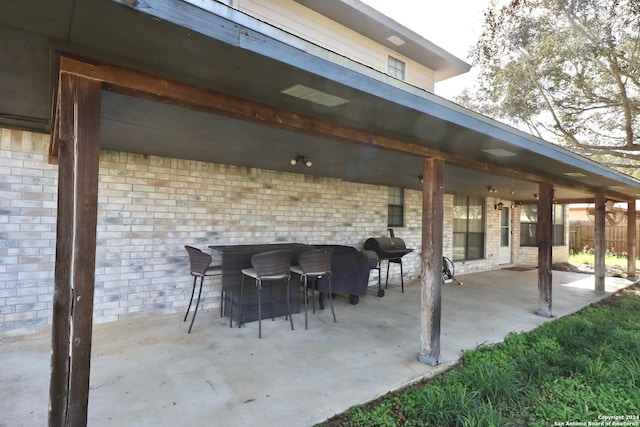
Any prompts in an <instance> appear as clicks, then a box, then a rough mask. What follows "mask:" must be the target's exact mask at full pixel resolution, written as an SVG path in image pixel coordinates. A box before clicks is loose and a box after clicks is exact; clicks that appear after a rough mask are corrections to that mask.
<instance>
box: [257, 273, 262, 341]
mask: <svg viewBox="0 0 640 427" xmlns="http://www.w3.org/2000/svg"><path fill="white" fill-rule="evenodd" d="M256 285H257V286H258V338H262V283H261V281H260V279H257V280H256Z"/></svg>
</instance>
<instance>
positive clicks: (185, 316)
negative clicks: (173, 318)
mask: <svg viewBox="0 0 640 427" xmlns="http://www.w3.org/2000/svg"><path fill="white" fill-rule="evenodd" d="M196 280H198V277H197V276H193V289H191V299H190V300H189V306H188V307H187V312H186V313H185V314H184V320H183V322H186V321H187V317H188V316H189V310H191V303H192V302H193V295H194V294H195V292H196Z"/></svg>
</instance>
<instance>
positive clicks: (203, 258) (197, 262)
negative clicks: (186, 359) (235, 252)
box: [183, 246, 222, 333]
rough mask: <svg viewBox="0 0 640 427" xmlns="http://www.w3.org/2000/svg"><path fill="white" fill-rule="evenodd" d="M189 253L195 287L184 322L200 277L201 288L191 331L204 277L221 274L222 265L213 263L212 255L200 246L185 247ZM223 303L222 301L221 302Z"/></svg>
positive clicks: (194, 312)
mask: <svg viewBox="0 0 640 427" xmlns="http://www.w3.org/2000/svg"><path fill="white" fill-rule="evenodd" d="M184 248H185V249H186V250H187V253H188V254H189V263H190V264H191V275H192V276H193V289H191V299H190V300H189V306H188V307H187V312H186V313H185V315H184V320H183V322H186V321H187V317H188V316H189V310H191V304H192V303H193V296H194V295H195V292H196V282H197V281H198V278H200V290H199V291H198V300H197V301H196V308H195V310H194V311H193V318H192V319H191V325H189V333H191V328H193V322H194V321H195V320H196V314H198V306H199V305H200V297H201V296H202V282H204V278H205V277H208V276H220V275H222V266H219V265H211V259H212V258H211V255H209V254H207V253H204V252H202V251H201V250H200V249H198V248H194V247H193V246H185V247H184ZM221 304H222V302H221Z"/></svg>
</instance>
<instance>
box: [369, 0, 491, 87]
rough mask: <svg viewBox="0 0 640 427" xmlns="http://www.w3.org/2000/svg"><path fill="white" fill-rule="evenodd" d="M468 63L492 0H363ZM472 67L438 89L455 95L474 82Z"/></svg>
mask: <svg viewBox="0 0 640 427" xmlns="http://www.w3.org/2000/svg"><path fill="white" fill-rule="evenodd" d="M362 1H363V2H364V3H366V4H368V5H369V6H371V7H373V8H374V9H377V10H378V11H380V12H382V13H383V14H385V15H387V16H388V17H390V18H391V19H393V20H395V21H396V22H398V23H400V24H402V25H404V26H405V27H407V28H409V29H411V30H413V31H415V32H416V33H418V34H420V35H421V36H422V37H424V38H426V39H427V40H429V41H430V42H432V43H434V44H436V45H438V46H440V47H441V48H443V49H444V50H446V51H448V52H449V53H452V54H453V55H455V56H457V57H458V58H460V59H462V60H463V61H465V62H467V63H469V64H470V63H471V61H470V60H469V55H468V53H469V50H470V48H471V46H473V45H474V44H475V42H476V40H477V39H478V37H479V36H480V33H481V31H482V23H483V13H484V10H485V9H486V8H487V7H488V6H489V2H490V0H393V1H391V0H362ZM472 80H473V71H471V72H469V73H466V75H463V76H460V77H454V78H451V79H448V80H445V81H443V82H441V83H437V84H436V87H435V93H436V94H437V95H440V96H442V97H444V98H447V99H452V98H453V97H454V96H455V95H457V94H458V93H460V92H461V91H462V89H463V88H464V87H466V86H469V85H470V84H471V81H472Z"/></svg>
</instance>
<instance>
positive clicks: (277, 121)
mask: <svg viewBox="0 0 640 427" xmlns="http://www.w3.org/2000/svg"><path fill="white" fill-rule="evenodd" d="M60 69H61V71H63V72H66V73H70V74H76V75H79V76H83V77H86V78H88V79H94V80H98V81H100V82H102V83H103V87H104V88H105V89H107V90H110V91H113V92H117V93H121V94H125V95H129V96H135V97H139V98H144V99H150V100H154V101H158V102H163V103H166V104H170V105H175V106H178V107H183V108H188V109H192V110H196V111H202V112H205V113H210V114H217V115H221V116H225V117H231V118H234V119H239V120H245V121H249V122H253V123H258V124H262V125H265V126H271V127H275V128H279V129H285V130H289V131H293V132H299V133H303V134H307V135H314V136H320V137H325V138H331V139H335V140H339V141H343V142H348V143H351V144H357V145H362V146H366V147H375V148H380V149H383V150H387V151H395V152H399V153H403V154H407V155H412V156H416V157H421V158H430V157H434V158H439V159H446V161H447V163H451V164H456V165H460V166H463V167H466V168H468V169H473V170H476V171H481V172H488V173H492V174H495V175H502V176H507V177H510V178H514V179H521V180H526V181H531V182H537V183H544V182H547V183H552V182H553V183H555V185H557V186H562V187H566V188H572V189H575V190H578V191H583V192H587V193H591V194H593V193H595V192H596V191H600V189H598V188H594V187H592V186H587V185H584V184H581V183H577V182H574V181H569V180H566V179H562V177H557V176H555V177H550V176H544V175H540V174H536V173H531V172H524V171H520V170H516V169H513V168H510V167H506V166H502V165H499V164H495V163H488V162H485V161H479V160H474V159H472V158H469V157H467V156H463V155H459V154H455V153H451V152H448V151H443V150H438V149H435V148H431V147H429V146H428V145H426V144H425V141H408V140H402V139H397V138H392V137H388V136H384V135H379V134H376V133H372V132H368V131H365V130H361V129H356V128H352V127H347V126H343V125H340V124H337V123H335V122H331V121H327V120H321V119H318V118H315V117H310V116H305V115H302V114H297V113H294V112H288V111H283V110H279V109H277V108H274V107H270V106H268V105H264V104H259V103H257V102H252V101H248V100H246V99H242V98H238V97H235V96H231V95H227V94H224V93H220V92H215V91H212V90H208V89H204V88H201V87H196V86H192V85H188V84H185V83H180V82H177V81H174V80H169V79H163V78H161V77H157V76H153V75H150V74H146V73H143V72H139V71H134V70H130V69H126V68H123V67H118V66H114V65H109V64H104V63H101V62H96V61H89V60H86V59H77V58H72V57H69V56H65V55H63V56H62V57H61V59H60ZM50 161H55V159H51V160H50ZM627 197H628V196H627Z"/></svg>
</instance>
